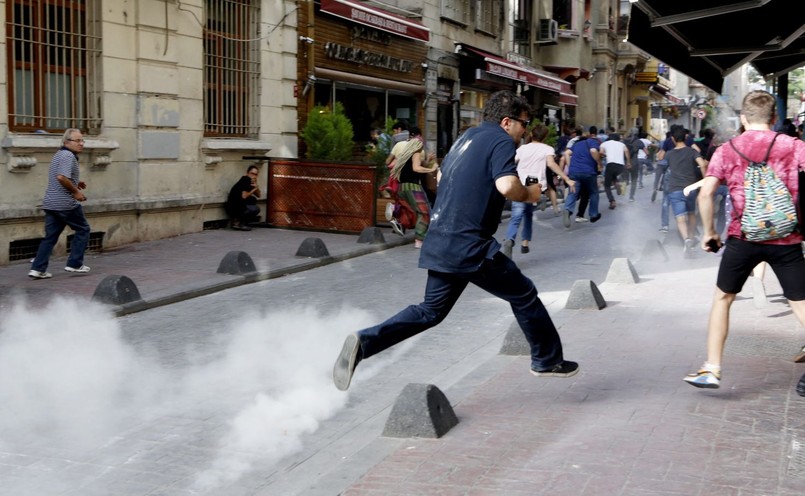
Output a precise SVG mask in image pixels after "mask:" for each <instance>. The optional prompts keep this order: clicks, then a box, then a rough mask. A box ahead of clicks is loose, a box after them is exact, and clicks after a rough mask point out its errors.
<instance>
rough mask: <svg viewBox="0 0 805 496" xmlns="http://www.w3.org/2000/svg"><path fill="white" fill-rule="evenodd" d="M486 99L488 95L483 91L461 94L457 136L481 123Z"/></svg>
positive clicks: (465, 91)
mask: <svg viewBox="0 0 805 496" xmlns="http://www.w3.org/2000/svg"><path fill="white" fill-rule="evenodd" d="M488 97H489V93H487V92H485V91H472V90H464V91H462V92H461V112H460V119H461V121H460V123H459V134H461V133H463V132H464V131H465V130H467V129H469V128H471V127H474V126H477V125H478V124H480V123H481V121H482V120H483V115H484V106H485V105H486V100H487V98H488Z"/></svg>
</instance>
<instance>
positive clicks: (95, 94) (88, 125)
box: [6, 0, 101, 133]
mask: <svg viewBox="0 0 805 496" xmlns="http://www.w3.org/2000/svg"><path fill="white" fill-rule="evenodd" d="M96 10H97V5H96V3H95V1H93V0H85V1H81V0H74V1H71V2H64V1H59V0H13V1H8V2H6V19H7V20H6V35H7V37H8V38H7V43H8V46H7V50H8V51H7V54H8V64H7V70H8V105H9V115H8V117H9V128H10V129H11V130H12V131H28V132H30V131H35V130H38V129H43V130H47V131H50V132H56V133H58V132H61V131H64V130H65V129H68V128H77V129H84V130H86V131H88V132H90V133H92V132H93V131H95V132H97V130H98V129H100V127H101V108H100V105H99V101H100V93H101V84H100V78H101V74H100V71H99V67H98V64H99V60H100V56H101V48H100V47H101V44H100V40H101V23H100V20H99V19H98V18H97V15H96Z"/></svg>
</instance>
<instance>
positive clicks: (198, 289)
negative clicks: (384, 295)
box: [0, 227, 413, 315]
mask: <svg viewBox="0 0 805 496" xmlns="http://www.w3.org/2000/svg"><path fill="white" fill-rule="evenodd" d="M378 230H379V232H380V233H381V234H382V235H383V236H382V240H376V242H374V243H359V242H358V241H359V238H360V236H359V235H357V234H337V233H329V232H312V231H301V230H287V229H272V228H254V229H253V230H251V231H248V232H246V231H233V230H230V229H219V230H209V231H202V232H199V233H193V234H186V235H183V236H176V237H173V238H168V239H162V240H157V241H149V242H143V243H134V244H131V245H127V246H124V247H121V248H117V249H113V250H107V251H103V252H100V253H87V255H86V257H85V260H84V262H85V264H86V265H88V266H90V267H91V268H92V271H91V272H89V273H87V274H71V273H68V272H65V271H64V270H63V267H64V261H65V259H64V257H61V258H52V259H51V260H50V267H49V268H48V272H51V273H52V274H53V278H52V279H45V280H33V279H31V278H29V277H27V273H28V270H29V268H30V266H29V263H28V262H14V263H12V264H10V265H7V266H4V267H0V310H2V309H3V308H4V307H6V308H7V307H8V304H9V303H8V302H9V301H11V298H12V297H14V296H23V297H25V298H26V300H27V301H28V302H29V303H30V304H31V305H34V306H35V305H37V304H41V303H42V302H45V301H49V300H50V299H51V298H52V297H53V296H54V295H66V296H76V297H88V298H89V297H92V296H93V294H94V293H95V291H96V289H97V288H98V285H99V284H100V283H101V281H103V280H104V278H106V277H108V276H112V275H117V276H125V277H128V278H129V279H131V280H132V282H133V283H134V284H135V286H136V287H137V289H138V291H139V293H140V296H141V297H142V299H141V301H136V302H131V303H126V304H121V305H116V306H115V307H116V308H115V309H114V310H115V313H116V314H117V315H123V314H127V313H131V312H137V311H141V310H146V309H149V308H154V307H157V306H161V305H167V304H170V303H175V302H177V301H182V300H185V299H188V298H194V297H197V296H201V295H204V294H209V293H213V292H216V291H221V290H224V289H227V288H231V287H235V286H239V285H241V284H247V283H249V282H255V281H260V280H265V279H272V278H275V277H281V276H285V275H288V274H293V273H295V272H299V271H303V270H310V269H313V268H316V267H321V266H323V265H327V264H330V263H334V262H338V261H341V260H345V259H348V258H352V257H356V256H361V255H365V254H367V253H372V252H375V251H379V250H384V249H387V248H391V247H394V246H399V245H401V244H404V243H410V242H412V240H413V237H412V236H413V234H409V235H407V236H406V237H404V238H403V237H400V236H398V235H397V234H395V233H394V232H392V230H391V229H390V228H383V227H379V228H378ZM308 238H318V239H320V240H321V241H322V242H323V243H324V247H325V248H326V250H327V252H329V255H328V256H322V257H318V256H316V257H310V256H297V255H296V253H297V251H298V250H299V248H300V247H301V246H302V243H303V242H304V240H306V239H308ZM377 241H382V242H377ZM232 251H235V252H238V251H240V252H244V253H246V254H247V255H249V258H251V260H252V261H253V262H254V265H255V268H256V272H253V273H246V274H234V275H230V274H228V273H218V272H217V270H218V268H219V265H220V264H221V261H222V260H223V259H224V257H225V256H226V255H227V253H229V252H232Z"/></svg>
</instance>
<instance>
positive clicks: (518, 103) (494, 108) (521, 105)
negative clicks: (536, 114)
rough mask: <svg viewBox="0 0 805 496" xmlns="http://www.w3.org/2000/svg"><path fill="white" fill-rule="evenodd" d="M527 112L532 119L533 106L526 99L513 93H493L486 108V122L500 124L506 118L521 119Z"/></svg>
mask: <svg viewBox="0 0 805 496" xmlns="http://www.w3.org/2000/svg"><path fill="white" fill-rule="evenodd" d="M523 112H525V113H526V114H528V119H531V115H532V114H531V105H529V103H528V100H526V99H525V97H522V96H519V95H515V94H514V93H513V92H511V91H498V92H496V93H493V94H492V96H491V97H489V100H488V101H487V102H486V105H485V106H484V120H485V121H487V122H494V123H496V124H499V123H500V121H502V120H503V118H504V117H515V118H518V119H519V118H520V115H521V114H522V113H523Z"/></svg>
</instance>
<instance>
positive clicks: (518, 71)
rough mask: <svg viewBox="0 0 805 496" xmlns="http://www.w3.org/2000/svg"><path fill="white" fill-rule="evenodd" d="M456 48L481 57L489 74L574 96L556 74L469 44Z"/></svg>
mask: <svg viewBox="0 0 805 496" xmlns="http://www.w3.org/2000/svg"><path fill="white" fill-rule="evenodd" d="M456 50H457V51H462V50H463V51H466V52H467V53H469V54H472V55H474V56H476V57H479V58H481V59H482V60H483V61H484V63H486V72H488V73H490V74H494V75H496V76H500V77H504V78H507V79H513V80H514V81H518V82H521V83H525V84H528V85H529V86H534V87H535V88H541V89H544V90H548V91H553V92H556V93H559V94H560V96H561V94H562V93H565V94H567V95H570V96H575V95H573V90H572V88H571V87H570V83H568V82H567V81H564V80H562V79H560V78H559V77H558V76H557V75H556V74H551V73H549V72H545V71H540V70H537V69H534V68H533V67H526V66H523V65H519V64H515V63H514V62H510V61H508V60H506V59H504V58H501V57H498V56H496V55H493V54H491V53H488V52H485V51H483V50H479V49H477V48H474V47H471V46H469V45H465V44H463V43H457V44H456ZM571 105H573V104H571Z"/></svg>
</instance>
